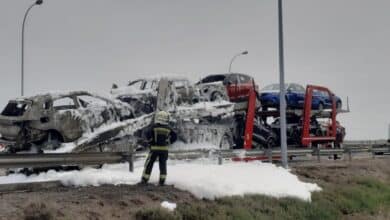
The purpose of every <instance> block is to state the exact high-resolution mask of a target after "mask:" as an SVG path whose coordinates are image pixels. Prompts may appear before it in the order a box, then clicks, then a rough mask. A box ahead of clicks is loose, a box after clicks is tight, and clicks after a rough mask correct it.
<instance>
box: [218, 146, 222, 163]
mask: <svg viewBox="0 0 390 220" xmlns="http://www.w3.org/2000/svg"><path fill="white" fill-rule="evenodd" d="M218 165H222V153H221V150H218Z"/></svg>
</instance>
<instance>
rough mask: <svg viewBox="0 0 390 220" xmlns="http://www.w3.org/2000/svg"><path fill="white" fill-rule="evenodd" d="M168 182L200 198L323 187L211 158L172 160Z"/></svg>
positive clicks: (66, 175) (94, 179)
mask: <svg viewBox="0 0 390 220" xmlns="http://www.w3.org/2000/svg"><path fill="white" fill-rule="evenodd" d="M142 171H143V164H141V163H140V162H139V163H137V164H135V171H134V173H130V172H129V169H128V164H126V163H125V164H112V165H104V166H103V167H102V168H101V169H94V168H85V169H83V170H81V171H68V172H55V171H48V172H46V173H40V174H39V175H32V176H29V177H26V176H25V175H23V174H12V175H9V176H2V177H0V184H6V183H22V182H38V181H52V180H59V181H61V182H62V183H63V184H64V185H66V186H71V185H72V186H88V185H93V186H99V185H102V184H114V185H118V184H136V183H138V182H139V180H140V178H141V175H142ZM150 182H151V183H154V184H156V183H157V182H158V165H157V163H156V164H155V167H154V172H153V173H152V176H151V181H150ZM166 183H167V184H168V185H171V184H173V185H174V186H175V187H176V188H178V189H181V190H186V191H189V192H191V193H192V194H193V195H195V196H196V197H197V198H207V199H215V198H219V197H224V196H243V195H247V194H262V195H267V196H272V197H276V198H281V197H294V198H299V199H302V200H304V201H310V200H311V192H313V191H318V190H321V189H320V188H319V187H318V186H317V185H316V184H312V183H304V182H302V181H300V180H299V179H298V177H297V176H295V175H293V174H292V173H290V172H289V171H288V170H286V169H284V168H281V167H277V166H275V165H273V164H267V163H260V162H250V163H237V162H231V163H225V164H223V165H216V164H212V163H210V161H197V162H191V163H190V162H183V161H170V163H169V165H168V177H167V182H166Z"/></svg>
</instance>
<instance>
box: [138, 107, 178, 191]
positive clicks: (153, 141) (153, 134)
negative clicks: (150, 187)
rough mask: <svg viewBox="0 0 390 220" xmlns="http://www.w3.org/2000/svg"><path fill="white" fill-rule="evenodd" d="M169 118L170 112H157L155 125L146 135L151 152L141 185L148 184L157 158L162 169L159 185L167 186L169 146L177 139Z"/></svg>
mask: <svg viewBox="0 0 390 220" xmlns="http://www.w3.org/2000/svg"><path fill="white" fill-rule="evenodd" d="M169 117H170V115H169V113H168V112H165V111H159V112H157V113H156V115H155V116H154V124H153V126H152V128H151V129H150V131H149V132H147V134H146V138H147V139H148V142H149V144H150V152H149V155H148V157H147V159H146V161H145V167H144V172H143V174H142V180H141V184H146V183H147V182H148V181H149V177H150V174H151V173H152V169H153V164H154V162H155V161H156V160H157V158H158V162H159V167H160V181H159V185H160V186H163V185H164V184H165V179H166V177H167V160H168V146H169V145H170V144H172V143H173V142H175V141H176V139H177V137H176V133H175V132H174V131H173V130H172V129H171V128H170V127H169Z"/></svg>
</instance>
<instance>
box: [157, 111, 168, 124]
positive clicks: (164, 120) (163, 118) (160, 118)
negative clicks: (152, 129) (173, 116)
mask: <svg viewBox="0 0 390 220" xmlns="http://www.w3.org/2000/svg"><path fill="white" fill-rule="evenodd" d="M169 117H170V114H169V113H168V112H165V111H159V112H157V113H156V115H155V116H154V123H155V124H162V125H168V123H169Z"/></svg>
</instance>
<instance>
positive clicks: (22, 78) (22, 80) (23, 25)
mask: <svg viewBox="0 0 390 220" xmlns="http://www.w3.org/2000/svg"><path fill="white" fill-rule="evenodd" d="M42 3H43V1H42V0H36V1H35V2H34V4H32V5H31V6H30V7H28V8H27V10H26V12H25V13H24V18H23V24H22V62H21V95H22V96H23V95H24V27H25V24H26V19H27V16H28V13H29V12H30V10H31V9H32V8H33V7H34V6H35V5H41V4H42Z"/></svg>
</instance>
